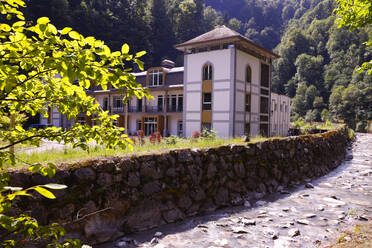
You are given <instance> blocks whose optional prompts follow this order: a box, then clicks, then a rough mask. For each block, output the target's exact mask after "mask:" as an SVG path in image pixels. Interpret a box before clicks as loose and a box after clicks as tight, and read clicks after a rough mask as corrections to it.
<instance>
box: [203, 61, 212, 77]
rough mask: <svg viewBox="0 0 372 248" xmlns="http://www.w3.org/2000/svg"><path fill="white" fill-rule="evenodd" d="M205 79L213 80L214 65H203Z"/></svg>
mask: <svg viewBox="0 0 372 248" xmlns="http://www.w3.org/2000/svg"><path fill="white" fill-rule="evenodd" d="M203 80H212V66H211V65H210V64H206V65H205V66H204V67H203Z"/></svg>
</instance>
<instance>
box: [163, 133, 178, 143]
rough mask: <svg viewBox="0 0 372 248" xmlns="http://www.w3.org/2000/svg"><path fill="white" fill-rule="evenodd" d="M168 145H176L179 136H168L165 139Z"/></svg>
mask: <svg viewBox="0 0 372 248" xmlns="http://www.w3.org/2000/svg"><path fill="white" fill-rule="evenodd" d="M165 142H166V143H167V145H175V144H177V143H178V142H179V138H178V137H177V136H175V135H172V136H170V137H168V138H167V139H166V141H165Z"/></svg>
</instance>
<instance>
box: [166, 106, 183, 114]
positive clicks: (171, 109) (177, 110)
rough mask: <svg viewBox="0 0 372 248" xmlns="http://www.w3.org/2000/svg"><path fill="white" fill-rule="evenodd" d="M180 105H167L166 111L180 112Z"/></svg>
mask: <svg viewBox="0 0 372 248" xmlns="http://www.w3.org/2000/svg"><path fill="white" fill-rule="evenodd" d="M182 111H183V110H182V107H180V106H178V108H177V107H176V106H169V107H168V112H170V113H179V112H182Z"/></svg>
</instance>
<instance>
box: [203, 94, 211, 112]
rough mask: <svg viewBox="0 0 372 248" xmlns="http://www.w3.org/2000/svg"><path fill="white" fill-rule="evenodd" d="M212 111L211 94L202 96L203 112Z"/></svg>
mask: <svg viewBox="0 0 372 248" xmlns="http://www.w3.org/2000/svg"><path fill="white" fill-rule="evenodd" d="M211 109H212V93H204V94H203V110H211Z"/></svg>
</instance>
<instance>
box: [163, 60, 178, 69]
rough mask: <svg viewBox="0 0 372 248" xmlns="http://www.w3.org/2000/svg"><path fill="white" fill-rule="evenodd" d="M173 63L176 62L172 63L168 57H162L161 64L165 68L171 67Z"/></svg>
mask: <svg viewBox="0 0 372 248" xmlns="http://www.w3.org/2000/svg"><path fill="white" fill-rule="evenodd" d="M175 65H176V63H174V62H173V61H172V60H168V59H164V60H163V61H162V62H161V66H162V67H165V68H168V69H172V68H173V67H174V66H175Z"/></svg>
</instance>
